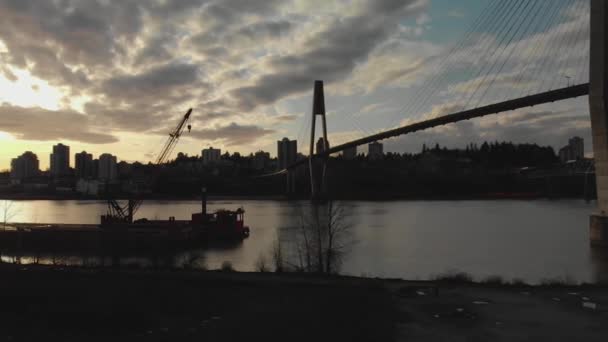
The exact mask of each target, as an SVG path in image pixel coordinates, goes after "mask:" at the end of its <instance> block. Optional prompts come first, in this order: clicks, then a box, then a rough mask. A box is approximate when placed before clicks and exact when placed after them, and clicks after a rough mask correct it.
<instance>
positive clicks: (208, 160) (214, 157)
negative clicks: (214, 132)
mask: <svg viewBox="0 0 608 342" xmlns="http://www.w3.org/2000/svg"><path fill="white" fill-rule="evenodd" d="M201 155H202V156H203V164H212V163H216V162H218V161H219V160H220V157H221V155H222V150H220V149H219V148H213V147H209V148H206V149H204V150H203V151H202V153H201Z"/></svg>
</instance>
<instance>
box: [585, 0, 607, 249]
mask: <svg viewBox="0 0 608 342" xmlns="http://www.w3.org/2000/svg"><path fill="white" fill-rule="evenodd" d="M590 32H591V40H590V41H591V42H590V48H591V50H590V54H589V55H590V61H589V111H590V114H591V134H592V140H593V155H594V158H595V177H596V184H597V185H596V186H597V206H598V212H597V213H594V214H592V215H591V218H590V239H591V244H592V245H597V246H608V1H605V0H591V28H590Z"/></svg>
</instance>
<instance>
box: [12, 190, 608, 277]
mask: <svg viewBox="0 0 608 342" xmlns="http://www.w3.org/2000/svg"><path fill="white" fill-rule="evenodd" d="M343 204H344V206H345V208H347V210H346V212H347V217H348V219H349V220H350V222H351V223H352V224H353V226H354V229H353V237H354V239H355V240H356V241H357V243H356V244H354V245H353V246H352V250H351V253H349V256H348V258H346V259H345V260H344V263H343V268H342V271H343V272H344V273H346V274H352V275H368V276H380V277H400V278H407V279H416V278H418V279H428V278H429V277H432V276H433V275H437V274H442V273H445V272H448V271H449V270H458V271H463V272H467V273H469V274H471V275H472V276H473V277H474V278H475V279H483V278H485V277H488V276H491V275H500V276H501V277H503V278H504V279H506V280H509V279H513V278H520V279H523V280H525V281H527V282H539V281H541V280H542V279H555V278H570V279H574V280H576V281H578V282H593V281H596V280H604V281H605V280H606V278H607V276H606V274H608V270H607V268H608V266H607V265H608V261H607V258H606V254H607V253H608V252H605V251H603V250H597V249H593V250H591V249H590V246H589V236H588V231H589V229H588V224H589V223H588V220H589V213H591V212H592V211H593V208H594V207H595V203H593V202H592V203H585V202H584V201H582V200H580V201H579V200H560V201H545V200H536V201H511V200H504V201H390V202H357V201H353V202H344V203H343ZM239 206H243V207H244V208H245V210H246V213H245V222H246V224H247V225H249V226H250V227H251V228H252V234H251V236H250V237H249V238H248V239H247V240H245V241H244V242H243V243H242V244H239V245H235V246H219V247H213V248H198V249H197V248H194V249H191V250H186V251H181V252H176V253H173V255H172V256H170V257H163V258H157V259H159V260H157V261H154V260H150V258H149V257H147V256H141V255H135V256H133V255H132V256H121V258H120V262H121V263H124V264H135V263H137V262H139V260H145V265H147V266H149V265H154V264H155V263H156V264H163V263H164V264H170V265H183V263H184V262H183V260H187V259H192V258H194V256H193V255H194V254H197V253H198V254H201V255H202V256H201V258H202V260H204V262H203V263H204V266H205V267H206V268H209V269H216V268H219V267H220V266H221V265H222V263H223V262H225V261H230V262H231V263H232V265H233V266H234V268H235V269H236V270H240V271H250V270H254V269H255V267H256V260H258V259H259V258H260V257H261V256H264V257H266V258H267V259H269V258H270V256H271V253H272V249H273V244H274V242H275V241H276V240H277V237H280V240H281V241H283V242H285V243H289V242H290V241H294V240H295V238H294V230H295V229H296V228H297V227H298V225H299V224H300V223H299V221H300V216H301V212H302V211H306V210H310V207H309V202H308V201H289V202H288V201H217V202H211V203H210V204H209V208H210V210H214V209H219V208H234V207H239ZM17 207H18V208H19V212H18V213H17V215H16V216H15V217H14V221H19V222H36V223H41V222H44V223H88V224H94V223H98V222H99V216H100V215H101V214H103V213H104V212H105V210H106V203H105V202H103V201H18V202H17ZM199 210H200V203H199V202H198V201H158V202H157V201H148V202H146V203H145V204H144V206H142V207H141V209H140V211H139V217H148V218H155V217H156V218H160V219H167V218H168V217H169V216H175V217H176V219H189V218H190V215H191V213H193V212H196V211H199ZM2 252H3V253H4V255H6V254H7V251H6V250H3V251H2ZM68 254H69V253H68ZM26 257H27V256H25V255H24V257H23V260H27V259H26ZM30 257H35V256H34V255H30ZM63 257H69V256H60V255H57V256H56V260H55V262H57V259H58V258H63ZM94 257H95V256H91V257H90V258H89V259H91V260H93V259H94ZM5 259H6V256H5V257H3V260H4V261H7V262H8V261H9V260H5ZM40 260H41V262H47V263H48V262H49V260H50V259H49V257H48V256H43V255H41V256H40ZM66 260H67V262H77V261H76V260H73V259H69V258H67V259H66ZM87 262H93V261H87ZM99 262H100V263H103V264H106V265H108V264H111V263H112V262H111V260H110V261H108V260H107V258H105V259H104V260H103V262H102V261H99ZM142 263H143V261H142Z"/></svg>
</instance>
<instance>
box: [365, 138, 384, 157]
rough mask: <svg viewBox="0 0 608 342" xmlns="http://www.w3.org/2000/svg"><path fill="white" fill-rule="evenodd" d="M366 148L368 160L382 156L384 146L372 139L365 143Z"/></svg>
mask: <svg viewBox="0 0 608 342" xmlns="http://www.w3.org/2000/svg"><path fill="white" fill-rule="evenodd" d="M367 148H368V150H367V158H368V159H369V160H379V159H382V158H383V157H384V146H383V145H382V144H381V143H379V142H377V141H374V142H373V143H370V144H369V145H367Z"/></svg>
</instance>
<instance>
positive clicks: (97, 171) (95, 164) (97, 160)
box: [91, 159, 99, 179]
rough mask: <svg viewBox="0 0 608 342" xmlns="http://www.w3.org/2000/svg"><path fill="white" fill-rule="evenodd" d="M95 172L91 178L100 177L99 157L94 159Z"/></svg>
mask: <svg viewBox="0 0 608 342" xmlns="http://www.w3.org/2000/svg"><path fill="white" fill-rule="evenodd" d="M92 172H93V174H92V176H91V178H93V179H98V178H99V159H93V171H92Z"/></svg>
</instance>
